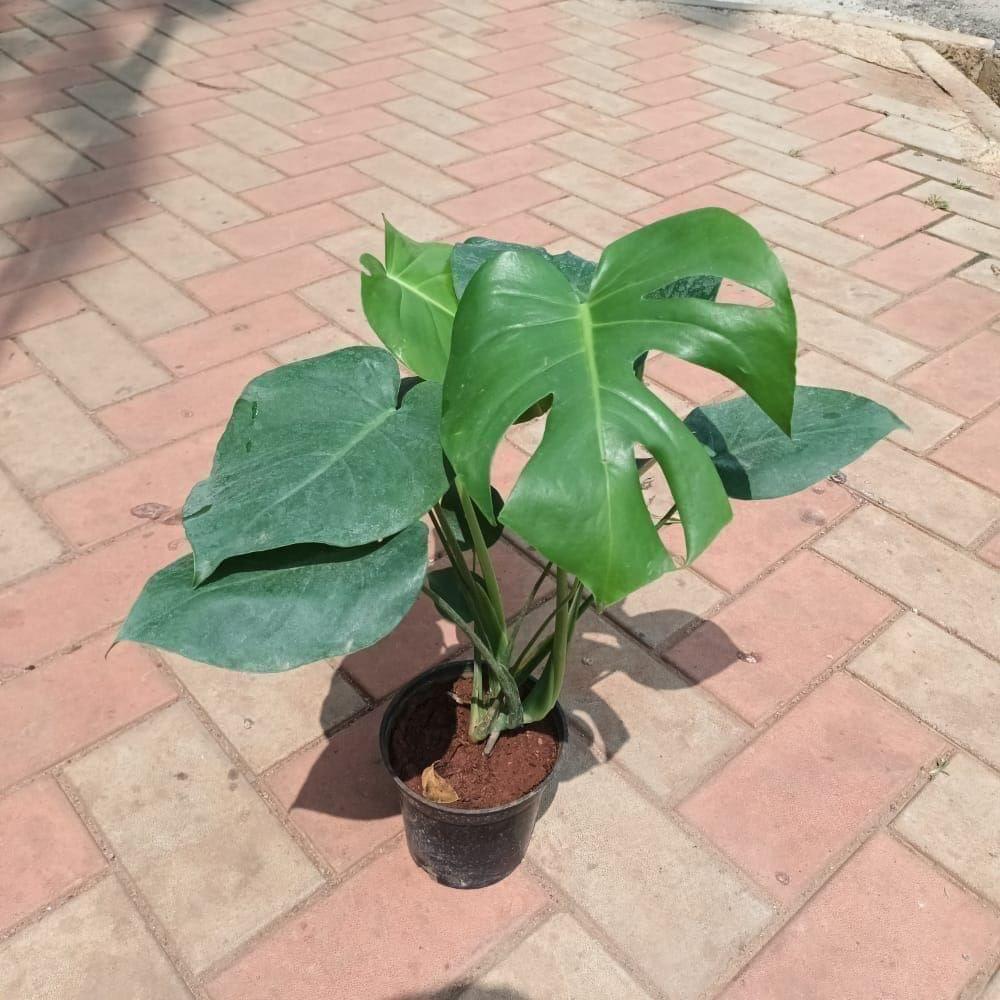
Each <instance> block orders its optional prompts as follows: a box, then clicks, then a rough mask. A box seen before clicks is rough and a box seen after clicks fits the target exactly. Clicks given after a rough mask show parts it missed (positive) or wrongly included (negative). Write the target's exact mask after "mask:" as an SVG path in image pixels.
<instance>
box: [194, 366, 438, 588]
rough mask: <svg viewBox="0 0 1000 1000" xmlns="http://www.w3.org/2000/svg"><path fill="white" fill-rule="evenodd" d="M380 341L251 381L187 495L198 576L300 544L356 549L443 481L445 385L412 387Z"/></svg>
mask: <svg viewBox="0 0 1000 1000" xmlns="http://www.w3.org/2000/svg"><path fill="white" fill-rule="evenodd" d="M399 385H400V382H399V369H398V368H397V366H396V362H395V361H394V360H393V359H392V357H391V355H389V354H388V353H387V352H386V351H383V350H382V349H381V348H378V347H349V348H345V349H344V350H341V351H335V352H334V353H333V354H325V355H322V356H321V357H318V358H309V359H307V360H305V361H299V362H296V363H295V364H291V365H285V366H284V367H282V368H277V369H275V370H274V371H271V372H267V373H265V374H264V375H261V376H259V377H258V378H255V379H254V380H253V381H252V382H251V383H250V384H249V385H248V386H247V387H246V388H245V389H244V390H243V393H242V394H241V396H240V398H239V399H238V400H237V402H236V406H235V407H234V409H233V415H232V417H231V419H230V421H229V425H228V426H227V427H226V430H225V433H224V434H223V435H222V438H221V440H220V441H219V446H218V449H217V451H216V455H215V463H214V465H213V467H212V473H211V475H210V476H209V478H208V479H206V480H203V481H202V482H200V483H199V484H198V485H197V486H195V488H194V489H193V490H192V491H191V495H190V496H189V497H188V500H187V503H186V504H185V506H184V527H185V530H186V531H187V535H188V539H189V540H190V542H191V547H192V548H193V549H194V562H195V567H194V568H195V574H196V577H195V578H196V580H197V581H198V582H201V581H203V580H205V579H207V578H208V577H209V576H210V575H211V574H212V573H213V572H214V571H215V570H216V568H217V567H218V566H219V565H220V564H221V563H222V562H223V560H225V559H229V558H231V557H233V556H238V555H244V554H246V553H249V552H260V551H263V550H266V549H277V548H282V547H284V546H287V545H295V544H298V543H302V542H321V543H323V544H325V545H335V546H341V547H348V546H355V545H364V544H366V543H368V542H374V541H378V540H380V539H382V538H387V537H388V536H389V535H393V534H395V533H396V532H397V531H400V530H401V529H403V528H405V527H406V526H407V525H410V524H412V523H413V522H414V521H415V520H417V518H419V517H420V516H421V515H422V514H424V513H425V512H426V511H427V510H428V509H429V508H430V507H431V505H432V504H434V503H435V502H436V501H437V500H438V499H439V498H440V497H441V494H442V493H443V492H444V490H445V489H446V487H447V482H446V480H445V476H444V468H443V463H442V459H441V445H440V440H439V421H440V412H441V387H440V386H439V385H436V384H434V383H432V382H422V383H419V384H417V385H414V386H412V387H411V388H410V389H409V391H408V392H407V393H406V395H405V398H404V399H403V401H402V404H401V405H399V407H398V408H397V396H398V393H399Z"/></svg>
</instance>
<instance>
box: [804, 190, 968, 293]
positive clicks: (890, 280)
mask: <svg viewBox="0 0 1000 1000" xmlns="http://www.w3.org/2000/svg"><path fill="white" fill-rule="evenodd" d="M817 187H819V185H817ZM975 255H976V254H975V251H973V250H967V249H965V248H964V247H957V246H955V244H954V243H948V242H947V241H945V240H941V239H938V238H937V237H936V236H931V235H930V234H929V233H916V234H914V235H913V236H908V237H907V238H906V239H903V240H900V241H899V242H898V243H894V244H893V245H892V246H890V247H887V248H886V249H885V250H880V251H879V252H878V253H874V254H872V255H871V256H870V257H865V259H864V260H862V261H859V262H858V263H857V264H855V265H854V266H853V267H852V268H851V270H852V271H854V272H855V273H856V274H860V275H862V276H863V277H865V278H870V279H871V280H872V281H877V282H878V283H879V284H880V285H886V286H887V287H888V288H893V289H895V290H896V291H897V292H912V291H913V290H914V289H917V288H921V287H923V286H924V285H926V284H928V283H930V282H931V281H935V280H937V279H938V278H942V277H944V276H945V275H946V274H948V273H949V272H951V271H954V270H955V269H956V268H958V267H960V266H961V265H962V264H964V263H966V262H967V261H970V260H972V258H973V257H975Z"/></svg>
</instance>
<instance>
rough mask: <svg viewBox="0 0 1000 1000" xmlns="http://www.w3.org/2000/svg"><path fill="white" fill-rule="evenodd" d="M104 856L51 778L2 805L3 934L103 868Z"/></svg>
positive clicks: (0, 901)
mask: <svg viewBox="0 0 1000 1000" xmlns="http://www.w3.org/2000/svg"><path fill="white" fill-rule="evenodd" d="M104 864H105V862H104V855H103V854H101V851H100V849H99V848H98V846H97V844H95V843H94V840H93V838H92V837H91V836H90V834H89V832H88V831H87V828H86V827H85V826H84V825H83V823H81V822H80V818H79V817H78V816H77V815H76V813H75V812H74V811H73V807H72V806H71V805H70V804H69V801H68V799H67V798H66V796H65V795H63V793H62V789H60V788H59V786H58V785H57V784H56V783H55V782H54V781H53V780H52V779H51V778H39V779H38V781H34V782H32V783H31V784H30V785H25V786H24V787H23V788H19V789H18V790H17V791H16V792H13V793H12V794H10V795H8V796H6V797H4V798H3V799H0V882H2V883H3V887H4V890H3V894H2V895H0V933H2V932H3V931H4V930H6V929H7V928H9V927H11V926H12V925H13V924H15V923H17V921H19V920H22V919H23V918H25V917H27V916H30V914H32V913H33V912H34V911H35V910H37V909H39V907H42V906H44V905H45V904H46V903H50V902H52V901H53V900H55V899H56V897H58V896H61V895H63V893H66V892H68V891H69V890H70V889H72V888H74V887H75V886H77V885H79V883H80V882H82V881H84V880H85V879H88V878H90V877H91V876H92V875H96V874H97V873H98V872H99V871H101V869H102V868H103V867H104Z"/></svg>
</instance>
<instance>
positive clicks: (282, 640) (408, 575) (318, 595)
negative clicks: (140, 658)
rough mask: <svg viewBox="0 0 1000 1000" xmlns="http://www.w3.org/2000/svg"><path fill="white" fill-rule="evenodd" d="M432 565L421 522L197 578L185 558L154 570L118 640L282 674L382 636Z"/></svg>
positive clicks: (259, 556) (247, 561) (254, 558)
mask: <svg viewBox="0 0 1000 1000" xmlns="http://www.w3.org/2000/svg"><path fill="white" fill-rule="evenodd" d="M426 568H427V528H426V527H425V526H424V525H423V524H422V523H420V522H418V523H417V524H413V525H411V526H410V527H408V528H407V529H406V530H405V531H401V532H400V533H399V534H398V535H395V536H394V537H393V538H390V539H389V540H388V541H386V542H384V543H382V544H380V545H367V546H363V547H360V548H353V549H335V548H329V547H327V546H323V545H297V546H293V547H291V548H287V549H276V550H274V551H271V552H259V553H256V554H254V555H250V556H242V557H240V558H238V559H233V560H231V561H229V562H227V563H226V565H225V566H223V567H222V569H220V570H219V572H218V573H216V574H215V575H214V576H213V577H212V578H211V579H210V580H209V581H208V582H207V583H204V584H202V585H201V586H200V587H195V586H193V585H192V583H191V574H192V559H191V556H189V555H188V556H184V557H183V558H182V559H178V560H177V562H174V563H171V564H170V565H169V566H167V567H166V568H164V569H162V570H160V571H159V572H158V573H156V574H155V575H154V576H152V577H151V578H150V579H149V581H148V582H147V583H146V586H145V587H144V588H143V591H142V593H141V594H140V595H139V599H138V600H137V601H136V603H135V605H134V606H133V608H132V610H131V612H129V616H128V618H127V619H126V620H125V623H124V625H122V627H121V631H120V632H119V633H118V639H119V640H122V639H131V640H132V641H134V642H142V643H145V644H147V645H150V646H158V647H160V648H161V649H168V650H171V651H172V652H175V653H181V654H182V655H184V656H188V657H190V658H191V659H193V660H201V661H202V662H204V663H214V664H215V665H216V666H220V667H229V668H230V669H232V670H245V671H253V672H276V671H280V670H288V669H290V668H292V667H298V666H301V665H302V664H304V663H311V662H313V661H314V660H319V659H322V658H324V657H327V656H336V655H344V654H347V653H351V652H354V651H355V650H358V649H364V647H365V646H370V645H371V644H372V643H374V642H377V641H378V640H379V639H381V638H382V637H383V636H384V635H386V634H388V633H389V632H391V631H392V629H394V628H395V627H396V625H398V624H399V622H400V621H401V620H402V618H403V616H404V615H405V614H406V612H407V611H408V610H409V609H410V607H411V606H412V605H413V602H414V601H415V600H416V597H417V594H418V593H419V591H420V586H421V583H422V582H423V579H424V573H425V571H426Z"/></svg>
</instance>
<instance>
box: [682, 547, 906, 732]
mask: <svg viewBox="0 0 1000 1000" xmlns="http://www.w3.org/2000/svg"><path fill="white" fill-rule="evenodd" d="M895 610H896V605H895V603H894V602H893V601H891V600H889V598H887V597H884V596H883V595H882V594H879V593H878V592H877V591H875V590H872V589H871V588H870V587H866V586H865V585H864V584H863V583H861V582H860V581H858V580H856V579H854V577H852V576H851V575H850V574H848V573H845V572H844V571H843V570H841V569H838V568H837V567H836V566H833V565H832V564H830V563H828V562H826V561H825V560H824V559H821V558H820V557H819V556H817V555H816V554H815V553H813V552H801V553H799V554H798V555H796V556H795V557H794V558H792V559H790V560H789V561H788V562H787V563H785V564H784V565H783V566H781V567H780V568H779V569H777V570H776V571H775V572H774V573H772V574H771V575H770V576H769V577H767V578H766V579H764V580H762V581H761V582H760V583H759V584H758V585H757V586H756V587H754V588H753V589H751V590H750V591H748V592H747V593H746V594H745V595H744V596H742V597H740V598H738V599H737V600H736V601H734V602H733V603H732V604H730V605H729V606H728V607H726V608H725V609H723V610H722V611H721V612H719V614H717V615H715V616H714V618H713V619H712V621H711V622H709V623H707V624H705V625H702V626H701V627H700V628H698V629H696V630H695V631H694V632H693V633H692V634H691V635H689V636H687V637H686V638H685V639H683V640H682V641H681V642H680V643H678V644H677V645H676V646H674V647H673V648H672V649H670V650H669V652H668V653H667V656H668V657H669V658H670V661H671V662H672V663H675V664H676V665H677V666H678V667H680V669H681V670H683V671H684V673H685V674H687V675H688V676H689V677H690V678H691V679H692V680H694V681H697V682H698V683H699V684H700V685H701V686H702V687H703V688H706V689H707V690H709V691H711V692H712V694H714V695H715V696H716V697H717V698H718V699H719V700H720V701H722V702H724V703H725V704H727V705H729V707H730V708H732V709H733V710H734V711H735V712H736V713H737V714H738V715H740V716H742V717H743V718H744V719H746V720H747V721H748V722H750V723H752V724H754V725H757V724H758V723H760V722H762V721H763V720H764V719H766V718H767V717H768V716H769V715H770V714H771V713H773V712H776V711H778V710H779V709H781V708H782V707H783V706H784V705H786V704H787V703H789V702H790V701H791V699H792V698H794V697H795V695H797V694H798V693H799V692H800V691H801V690H803V689H804V688H805V687H806V686H807V685H808V684H809V683H810V682H811V681H812V680H813V678H815V677H817V676H818V675H819V674H821V673H823V671H825V670H828V669H829V668H830V667H832V666H833V665H834V663H835V662H836V661H837V660H838V659H840V657H841V656H843V655H844V654H845V653H846V652H848V651H849V650H850V649H852V648H853V647H854V646H856V645H857V644H858V643H860V642H861V641H862V640H863V639H865V638H866V637H867V636H868V635H869V634H870V633H871V632H872V631H873V630H874V629H875V628H877V627H878V626H879V625H880V624H881V623H882V622H883V621H885V619H886V618H888V617H889V616H890V615H891V614H892V613H893V612H894V611H895Z"/></svg>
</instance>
